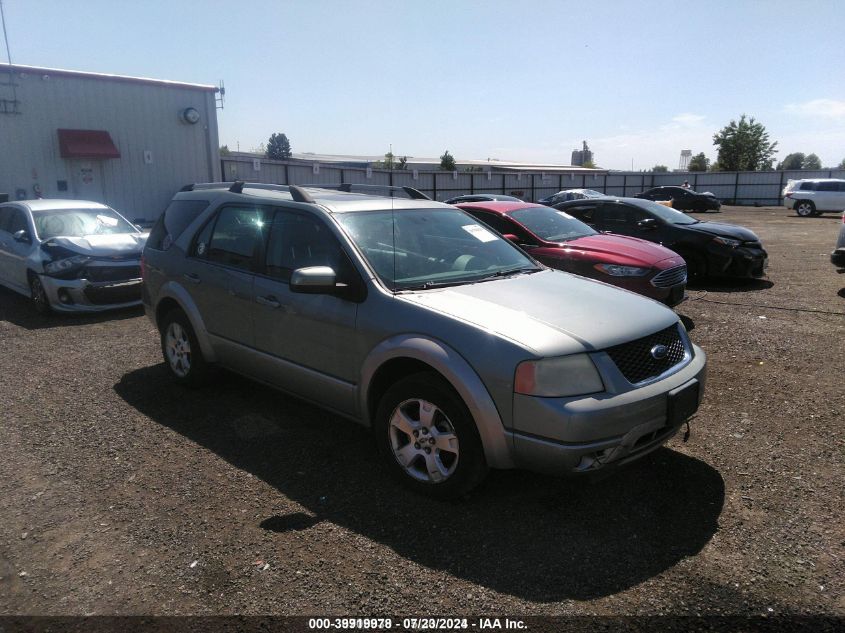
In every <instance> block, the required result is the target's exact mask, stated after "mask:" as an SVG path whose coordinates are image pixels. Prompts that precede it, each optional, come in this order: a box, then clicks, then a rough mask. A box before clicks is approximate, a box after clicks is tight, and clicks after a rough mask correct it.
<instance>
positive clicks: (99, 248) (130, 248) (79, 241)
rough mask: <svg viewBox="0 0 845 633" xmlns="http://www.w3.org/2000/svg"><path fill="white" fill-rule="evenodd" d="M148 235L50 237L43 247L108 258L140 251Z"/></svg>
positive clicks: (118, 234)
mask: <svg viewBox="0 0 845 633" xmlns="http://www.w3.org/2000/svg"><path fill="white" fill-rule="evenodd" d="M148 236H149V233H114V234H110V235H86V236H85V237H52V238H50V239H49V240H46V241H45V242H44V246H59V247H62V248H65V249H67V250H69V251H73V252H74V253H79V254H80V255H88V256H89V257H108V256H113V255H130V254H133V253H137V254H138V256H139V257H140V256H141V250H142V249H143V248H144V244H145V243H146V241H147V237H148Z"/></svg>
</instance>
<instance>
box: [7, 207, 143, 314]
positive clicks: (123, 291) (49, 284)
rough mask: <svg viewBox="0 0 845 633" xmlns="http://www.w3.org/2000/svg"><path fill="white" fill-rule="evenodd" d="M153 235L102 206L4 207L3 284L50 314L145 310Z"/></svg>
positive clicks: (38, 309) (41, 311) (35, 306)
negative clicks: (147, 249)
mask: <svg viewBox="0 0 845 633" xmlns="http://www.w3.org/2000/svg"><path fill="white" fill-rule="evenodd" d="M147 235H148V234H147V233H144V232H142V231H141V230H140V229H139V228H138V227H137V226H135V225H134V224H132V223H131V222H129V220H127V219H126V218H124V217H123V216H122V215H120V214H119V213H118V212H117V211H115V210H114V209H112V208H110V207H107V206H106V205H104V204H100V203H98V202H88V201H85V200H22V201H17V202H7V203H4V204H0V284H1V285H3V286H6V287H7V288H9V289H11V290H14V291H15V292H18V293H20V294H22V295H24V296H27V297H29V298H30V299H31V300H32V304H33V307H34V308H35V310H37V311H38V312H40V313H42V314H45V313H48V312H50V311H56V312H97V311H101V310H109V309H113V308H123V307H129V306H134V305H138V304H140V303H141V250H142V249H143V248H144V243H145V242H146V239H147Z"/></svg>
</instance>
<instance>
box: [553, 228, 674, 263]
mask: <svg viewBox="0 0 845 633" xmlns="http://www.w3.org/2000/svg"><path fill="white" fill-rule="evenodd" d="M563 246H564V247H565V248H573V249H577V250H579V251H582V252H585V253H589V254H593V255H595V257H596V258H597V259H607V260H610V261H618V260H619V257H620V256H621V257H625V258H626V259H629V260H631V263H632V264H636V265H640V266H654V265H655V264H656V263H657V262H660V261H663V260H664V259H669V258H674V259H677V260H678V263H677V265H680V264H682V263H683V261H682V260H681V257H680V255H678V254H677V253H676V252H674V251H671V250H669V249H668V248H666V247H665V246H660V245H659V244H654V243H653V242H646V241H645V240H641V239H639V238H636V237H627V236H625V235H613V234H602V235H587V236H585V237H579V238H578V239H575V240H570V241H568V242H563Z"/></svg>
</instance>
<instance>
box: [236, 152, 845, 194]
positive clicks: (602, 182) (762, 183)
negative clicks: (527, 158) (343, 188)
mask: <svg viewBox="0 0 845 633" xmlns="http://www.w3.org/2000/svg"><path fill="white" fill-rule="evenodd" d="M222 163H223V174H224V178H225V179H226V180H246V181H251V182H264V183H276V184H317V183H320V184H330V183H331V184H339V183H341V182H349V183H357V184H369V185H391V184H392V185H394V186H410V187H414V188H415V189H419V190H420V191H422V192H423V193H426V194H428V195H429V196H431V197H432V198H434V199H436V200H446V199H447V198H451V197H453V196H457V195H461V194H464V193H485V192H486V193H503V194H508V195H515V196H517V197H520V198H523V199H524V200H539V199H540V198H544V197H546V196H549V195H551V194H553V193H556V192H558V191H560V190H561V189H595V190H596V191H600V192H603V193H606V194H608V195H612V196H631V195H633V194H635V193H639V192H640V191H643V190H644V189H649V188H651V187H659V186H666V185H680V184H681V183H683V182H684V180H689V182H690V184H691V185H692V187H693V189H695V190H696V191H710V192H712V193H713V194H714V195H715V196H716V197H717V198H719V199H720V200H722V201H727V202H731V203H736V204H751V205H753V204H758V205H778V204H780V203H781V198H780V195H781V192H782V191H783V188H784V186H785V185H786V183H787V182H788V181H789V180H794V179H798V178H843V179H845V170H836V169H834V170H816V171H784V172H780V171H763V172H735V171H730V172H728V171H724V172H683V173H682V172H672V173H666V174H662V173H651V172H639V171H636V172H621V171H620V172H609V173H607V174H601V173H596V174H581V173H572V174H542V173H514V172H503V173H495V172H486V171H485V172H473V173H468V172H458V174H457V177H455V175H454V173H453V172H431V171H421V172H418V174H417V177H416V178H414V173H413V171H410V170H409V171H393V172H389V171H383V170H377V169H372V170H366V169H361V168H356V167H342V168H341V167H334V166H328V165H319V170H318V172H317V173H315V171H314V168H313V167H312V166H309V165H302V164H298V163H297V164H287V163H285V162H283V161H270V160H266V159H260V160H258V161H254V160H250V159H248V158H243V157H224V158H223V160H222ZM256 166H257V167H258V169H257V170H256V169H255V167H256ZM368 174H369V175H368Z"/></svg>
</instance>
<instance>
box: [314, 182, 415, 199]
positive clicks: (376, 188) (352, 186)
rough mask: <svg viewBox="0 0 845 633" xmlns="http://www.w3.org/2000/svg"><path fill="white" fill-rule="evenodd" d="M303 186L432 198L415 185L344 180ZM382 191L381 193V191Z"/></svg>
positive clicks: (411, 197) (371, 193) (374, 194)
mask: <svg viewBox="0 0 845 633" xmlns="http://www.w3.org/2000/svg"><path fill="white" fill-rule="evenodd" d="M302 186H303V187H309V188H314V189H332V190H334V191H344V192H346V193H362V194H368V195H373V196H377V195H383V194H384V192H385V191H387V192H389V193H390V194H391V196H390V197H394V196H393V195H392V194H393V192H398V191H401V192H404V193H405V195H406V196H407V197H408V198H410V199H411V200H431V198H429V197H428V196H427V195H425V194H424V193H423V192H422V191H420V190H419V189H414V188H413V187H394V186H392V185H363V184H357V183H351V182H344V183H341V184H339V185H337V184H333V185H302ZM379 192H381V193H379Z"/></svg>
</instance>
